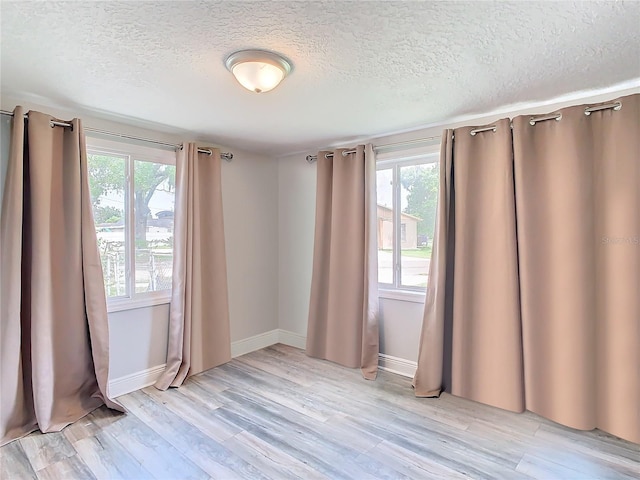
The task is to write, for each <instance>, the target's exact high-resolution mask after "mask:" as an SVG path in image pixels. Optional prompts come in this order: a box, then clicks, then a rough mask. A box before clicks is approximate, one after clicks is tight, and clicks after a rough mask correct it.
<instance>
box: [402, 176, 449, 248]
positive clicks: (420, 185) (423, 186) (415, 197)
mask: <svg viewBox="0 0 640 480" xmlns="http://www.w3.org/2000/svg"><path fill="white" fill-rule="evenodd" d="M439 181H440V180H439V171H438V164H437V163H436V164H427V165H415V166H410V167H403V168H402V170H401V175H400V183H401V184H402V187H403V188H404V189H405V190H407V191H408V192H409V193H408V194H407V206H406V208H405V209H404V210H403V212H404V213H408V214H410V215H414V216H416V217H419V218H421V219H422V222H418V235H427V236H428V237H429V238H430V239H432V238H433V231H434V228H435V224H436V207H437V203H438V185H439Z"/></svg>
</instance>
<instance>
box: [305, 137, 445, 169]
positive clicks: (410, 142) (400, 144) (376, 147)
mask: <svg viewBox="0 0 640 480" xmlns="http://www.w3.org/2000/svg"><path fill="white" fill-rule="evenodd" d="M440 138H441V137H440V135H436V136H433V137H425V138H417V139H414V140H406V141H404V142H396V143H385V144H384V145H374V146H373V149H374V150H375V151H378V150H385V149H387V148H394V147H404V146H406V145H415V144H421V143H427V142H430V141H432V140H440ZM350 153H356V151H355V150H345V151H343V152H342V156H343V157H346V156H347V155H349V154H350ZM325 157H326V158H333V153H326V154H325ZM317 159H318V156H317V155H307V162H309V163H313V162H315V161H316V160H317Z"/></svg>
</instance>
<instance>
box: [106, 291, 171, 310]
mask: <svg viewBox="0 0 640 480" xmlns="http://www.w3.org/2000/svg"><path fill="white" fill-rule="evenodd" d="M169 303H171V294H170V293H166V294H162V295H153V296H144V297H138V298H126V299H114V300H111V301H109V300H107V313H113V312H124V311H126V310H135V309H136V308H146V307H155V306H156V305H167V304H169Z"/></svg>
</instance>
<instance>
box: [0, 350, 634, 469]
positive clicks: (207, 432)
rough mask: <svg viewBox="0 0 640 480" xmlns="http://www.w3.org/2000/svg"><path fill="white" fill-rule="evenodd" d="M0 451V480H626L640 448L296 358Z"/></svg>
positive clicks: (191, 382) (133, 404)
mask: <svg viewBox="0 0 640 480" xmlns="http://www.w3.org/2000/svg"><path fill="white" fill-rule="evenodd" d="M119 400H120V401H121V402H122V403H123V405H124V406H125V407H126V408H127V409H128V410H129V413H128V414H126V415H122V414H119V413H117V412H114V411H111V410H109V409H107V408H105V407H102V408H99V409H97V410H95V411H94V412H92V413H91V414H89V415H87V416H86V417H85V418H84V419H82V420H80V421H79V422H76V423H75V424H73V425H71V426H69V427H67V428H66V429H64V430H63V431H62V432H61V433H57V434H46V435H42V434H39V433H36V434H32V435H30V436H27V437H25V438H23V439H21V440H18V441H15V442H13V443H11V444H9V445H6V446H4V447H2V448H1V449H0V458H1V465H0V477H2V480H4V479H5V478H7V479H11V480H13V479H14V478H16V479H22V478H25V479H33V478H39V479H46V480H49V479H54V478H55V479H57V478H60V479H67V478H70V479H75V478H89V479H91V478H96V479H102V478H105V479H106V478H109V479H111V478H115V479H117V478H132V479H138V478H142V479H145V478H163V479H173V478H195V479H204V478H209V477H210V478H221V479H251V480H253V479H258V480H261V479H266V480H268V479H272V480H293V479H298V478H301V479H305V480H306V479H310V480H324V479H331V480H334V479H337V480H341V479H345V480H347V479H348V480H352V479H355V480H366V479H394V480H396V479H403V478H409V479H420V480H422V479H447V480H458V479H462V478H465V479H469V478H472V479H491V480H493V479H501V480H502V479H514V480H516V479H517V480H524V479H529V480H530V479H531V478H539V479H542V480H553V479H556V478H557V479H560V478H562V479H565V478H568V479H579V480H583V479H584V480H587V479H588V480H590V479H596V478H597V479H605V480H607V479H612V480H613V479H620V480H628V479H638V478H640V446H639V445H635V444H632V443H630V442H626V441H624V440H621V439H619V438H616V437H613V436H611V435H608V434H606V433H604V432H600V431H598V430H595V431H592V432H581V431H577V430H573V429H570V428H566V427H563V426H561V425H558V424H555V423H553V422H551V421H549V420H546V419H544V418H541V417H539V416H537V415H535V414H533V413H531V412H525V413H523V414H517V413H512V412H508V411H504V410H500V409H497V408H493V407H489V406H486V405H481V404H479V403H476V402H472V401H469V400H465V399H463V398H459V397H454V396H452V395H449V394H447V393H443V394H442V395H441V396H440V397H439V398H433V399H424V398H416V397H415V395H414V392H413V390H412V388H411V381H410V379H407V378H404V377H400V376H397V375H393V374H390V373H388V372H384V371H381V372H379V375H378V378H377V379H376V381H366V380H364V379H363V378H362V374H361V373H360V371H359V370H357V369H347V368H343V367H341V366H339V365H336V364H333V363H331V362H327V361H324V360H318V359H313V358H309V357H307V356H306V355H305V354H304V352H303V351H301V350H298V349H295V348H293V347H288V346H285V345H274V346H272V347H269V348H266V349H262V350H259V351H256V352H252V353H250V354H247V355H245V356H243V357H239V358H236V359H233V360H232V361H231V362H229V363H227V364H225V365H222V366H220V367H217V368H214V369H212V370H209V371H207V372H203V373H202V374H199V375H196V376H193V377H191V378H189V379H187V381H186V382H185V383H184V385H183V386H181V387H180V388H178V389H169V390H168V391H159V390H156V389H155V388H153V387H149V388H146V389H143V390H140V391H137V392H133V393H131V394H128V395H124V396H122V397H119Z"/></svg>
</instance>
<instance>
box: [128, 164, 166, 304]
mask: <svg viewBox="0 0 640 480" xmlns="http://www.w3.org/2000/svg"><path fill="white" fill-rule="evenodd" d="M175 176H176V167H175V166H174V165H166V164H163V163H155V162H145V161H140V160H136V161H135V162H134V181H133V188H134V214H135V227H134V228H135V242H136V243H135V263H136V264H135V291H136V293H141V292H154V291H158V290H169V289H171V269H172V266H173V211H174V203H175Z"/></svg>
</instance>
